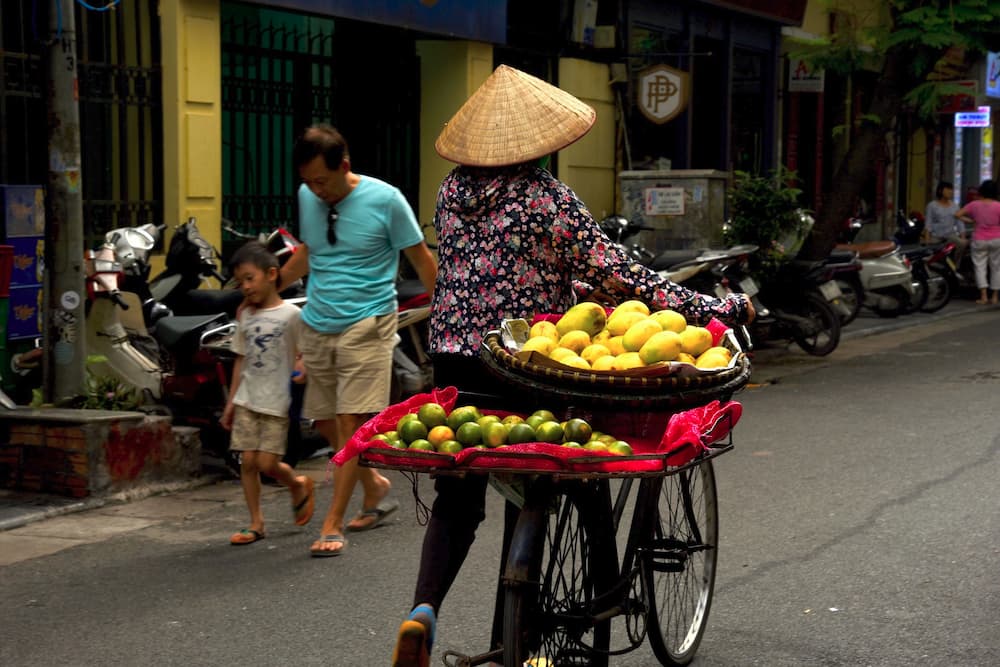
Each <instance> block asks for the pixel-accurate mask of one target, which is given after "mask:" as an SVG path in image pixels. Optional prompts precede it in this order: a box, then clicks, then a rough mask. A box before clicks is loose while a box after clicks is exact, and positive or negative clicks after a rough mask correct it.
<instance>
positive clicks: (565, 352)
mask: <svg viewBox="0 0 1000 667" xmlns="http://www.w3.org/2000/svg"><path fill="white" fill-rule="evenodd" d="M573 356H576V352H574V351H573V350H570V349H567V348H565V347H556V348H555V349H554V350H552V351H551V352H549V359H552V360H553V361H562V360H563V359H564V358H565V357H573Z"/></svg>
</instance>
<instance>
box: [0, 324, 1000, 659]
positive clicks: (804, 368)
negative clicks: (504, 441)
mask: <svg viewBox="0 0 1000 667" xmlns="http://www.w3.org/2000/svg"><path fill="white" fill-rule="evenodd" d="M998 330H1000V311H998V310H993V309H991V310H986V311H983V312H981V313H975V314H967V315H964V316H962V317H956V318H951V319H947V320H939V321H934V320H928V322H927V323H926V324H923V325H921V326H917V327H912V328H909V329H906V330H902V331H897V332H890V333H886V334H882V335H878V336H869V337H864V338H855V339H850V340H846V341H845V342H844V343H843V344H842V345H841V347H840V348H839V349H838V350H837V351H836V352H834V354H833V355H831V356H830V357H826V358H823V359H814V358H809V357H805V355H801V354H794V353H793V354H791V355H787V357H783V358H782V359H784V360H782V359H779V358H778V355H777V353H776V352H774V351H765V352H762V353H761V355H762V358H763V357H767V356H768V355H771V356H770V358H769V359H768V360H767V363H766V364H761V369H760V370H761V372H760V373H757V374H755V378H754V380H755V383H756V384H755V386H753V387H751V388H748V389H747V390H746V391H744V392H743V393H742V394H740V395H739V397H738V398H739V400H741V401H742V402H743V404H744V408H745V409H744V415H743V419H742V421H741V422H740V424H739V426H738V428H737V429H736V448H735V450H734V451H732V452H731V453H728V454H726V455H725V456H723V457H721V458H719V459H718V460H717V476H718V485H719V496H720V498H719V500H720V515H721V528H720V534H721V545H720V559H719V568H720V569H719V574H718V580H717V586H716V592H715V598H714V602H713V606H712V610H711V616H710V619H709V627H708V632H707V634H706V636H705V639H704V641H703V643H702V645H701V648H700V650H699V653H698V658H697V660H696V662H695V664H696V665H703V666H708V665H713V666H714V665H725V666H742V665H767V666H769V667H772V666H774V667H777V666H784V665H893V666H895V665H913V664H919V665H942V666H943V665H949V666H954V665H960V666H961V665H996V664H1000V632H998V631H997V623H996V617H997V614H998V613H1000V577H998V572H1000V511H998V507H1000V485H998V484H997V482H996V480H997V477H998V472H1000V465H998V450H1000V439H998V430H1000V426H998V410H997V409H996V406H997V403H998V396H1000V356H998V355H997V354H996V352H995V350H996V349H997V347H996V340H997V333H998ZM317 475H318V476H319V477H320V478H322V472H321V471H319V472H317ZM393 479H394V480H395V484H396V489H397V493H396V497H397V498H399V499H400V500H401V501H402V506H403V508H402V509H401V511H400V512H398V513H397V515H396V516H395V517H394V518H393V520H392V521H391V522H390V525H388V526H386V527H383V528H379V529H377V530H374V531H370V532H367V533H361V534H356V535H352V536H351V543H350V546H349V550H348V552H347V553H346V554H345V555H344V556H342V557H338V558H333V559H314V558H309V556H308V555H307V549H308V545H309V543H310V542H311V540H312V539H313V537H314V535H315V533H316V531H317V530H318V528H319V524H318V521H319V518H318V517H317V519H314V523H313V524H312V525H311V526H310V527H308V528H306V529H300V528H297V527H295V526H294V525H293V524H292V522H291V516H290V511H289V508H288V499H287V495H285V494H283V493H280V492H277V491H272V492H271V493H269V495H268V500H267V504H266V507H265V512H266V515H267V516H268V518H269V526H268V529H269V536H268V538H267V539H266V540H265V541H263V542H261V543H259V544H256V545H252V546H249V547H238V548H236V547H231V546H229V545H228V543H227V538H228V536H229V534H230V533H231V532H233V531H234V530H235V529H237V528H239V527H241V526H242V524H243V522H244V521H245V509H244V508H243V507H242V504H241V498H240V496H239V489H238V487H237V486H236V485H235V484H233V483H228V484H223V485H218V486H215V487H210V488H206V489H200V490H196V491H191V492H186V493H183V494H174V495H172V496H168V497H160V498H150V499H147V500H145V501H142V502H138V503H131V504H127V505H119V506H113V507H106V508H103V509H98V510H94V511H90V512H84V513H79V514H73V515H68V516H64V517H59V518H56V519H51V520H48V521H44V522H39V523H37V524H32V525H29V526H25V527H23V528H19V529H16V530H12V531H7V532H5V533H0V553H2V552H6V553H7V555H8V558H6V559H4V558H2V557H0V562H8V563H10V564H8V565H5V566H0V609H2V617H0V618H2V621H0V628H2V639H0V664H3V665H9V666H15V667H20V666H27V665H139V664H142V665H149V664H152V665H217V664H232V663H238V664H242V665H279V664H292V663H296V664H303V665H321V664H322V665H335V666H340V665H343V666H353V665H385V664H388V661H389V654H390V652H391V649H392V644H393V641H394V633H395V629H396V627H397V626H398V623H399V621H400V620H401V618H402V616H403V614H404V613H405V611H406V610H407V609H408V607H409V605H410V602H411V600H410V597H411V594H412V586H413V581H414V576H415V572H416V566H417V559H418V553H419V548H420V540H421V538H422V529H421V528H420V526H419V525H418V523H417V514H416V512H415V511H414V503H413V501H412V496H411V494H410V488H411V487H410V483H409V482H408V481H407V480H406V479H404V478H403V477H402V476H400V475H396V474H394V475H393ZM329 491H330V487H329V486H328V485H323V486H322V491H321V493H322V496H324V497H325V498H328V497H329ZM420 491H421V495H422V496H423V497H424V498H425V499H426V500H427V501H428V502H429V501H430V499H431V497H432V493H431V490H430V486H429V484H428V483H427V482H426V480H424V481H423V482H422V483H421V484H420ZM490 501H491V504H490V513H491V516H490V518H489V519H488V520H487V523H486V524H484V525H483V527H482V528H481V529H480V538H479V539H478V540H477V543H476V544H475V545H474V547H473V551H472V554H471V555H470V558H469V561H468V565H467V567H466V568H465V570H464V571H463V572H462V574H461V575H460V577H459V579H458V581H457V582H456V585H455V589H454V591H453V594H452V595H451V596H450V597H449V599H448V601H447V602H446V605H445V608H444V609H443V615H442V618H441V622H440V626H439V638H438V647H440V648H446V649H454V650H458V651H469V652H471V651H476V650H479V649H482V648H484V647H485V643H486V640H487V639H488V627H489V621H490V616H491V613H492V593H493V581H494V577H495V568H496V562H497V556H496V554H497V552H498V549H499V538H500V528H499V526H500V519H499V512H500V509H501V505H500V501H499V499H498V497H496V496H495V495H494V496H491V499H490ZM88 538H90V539H88ZM60 540H62V541H63V542H62V543H61V542H60ZM69 544H72V545H75V546H72V548H62V547H64V546H66V545H69ZM60 545H61V546H60ZM32 549H35V550H36V552H35V554H37V555H33V554H32V552H31V550H32ZM13 550H20V551H19V552H18V553H17V554H15V553H14V551H13ZM43 554H47V555H43ZM436 660H437V659H436V658H435V664H440V663H439V662H436ZM612 664H613V665H616V666H617V665H622V666H630V667H645V666H648V665H653V664H656V661H655V659H654V658H653V655H652V653H651V651H650V650H649V649H648V648H647V647H646V646H645V645H644V646H642V647H640V649H639V650H637V651H636V652H634V653H631V654H629V655H627V656H622V657H620V658H615V659H614V660H613V662H612Z"/></svg>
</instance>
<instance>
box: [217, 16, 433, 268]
mask: <svg viewBox="0 0 1000 667" xmlns="http://www.w3.org/2000/svg"><path fill="white" fill-rule="evenodd" d="M419 71H420V70H419V63H418V61H417V57H416V47H415V41H414V37H413V35H412V34H411V33H407V32H405V31H402V30H396V29H393V28H387V27H385V26H377V25H373V24H366V23H361V22H357V21H349V20H344V19H336V20H335V19H331V18H325V17H315V16H306V15H301V14H293V13H290V12H281V11H276V10H271V9H266V8H261V7H256V6H251V5H246V4H242V3H236V2H224V3H223V5H222V110H223V115H222V141H223V146H222V154H223V167H222V192H223V200H222V210H223V217H225V218H227V219H228V220H230V221H232V222H233V223H234V224H235V226H236V228H237V229H238V230H239V231H241V232H243V233H250V234H258V233H260V232H267V231H270V230H272V229H274V228H275V227H277V226H284V227H286V228H288V229H290V230H292V231H293V233H297V232H298V229H297V227H298V224H297V215H296V209H295V188H296V184H297V182H298V178H297V175H296V174H295V173H294V169H293V168H292V162H291V151H292V143H293V142H294V140H295V137H296V135H297V134H298V133H299V132H300V131H301V130H302V129H303V128H304V127H306V126H307V125H309V124H310V123H313V122H327V123H331V124H333V125H334V126H336V127H337V128H338V129H339V130H341V132H343V134H344V135H345V137H346V138H347V141H348V143H349V145H350V149H351V162H352V166H353V168H354V170H355V171H357V172H359V173H363V174H367V175H371V176H375V177H377V178H381V179H383V180H386V181H388V182H390V183H392V184H393V185H395V186H397V187H398V188H399V189H400V190H402V191H403V194H404V195H406V197H407V198H408V199H409V201H410V204H411V205H412V206H413V207H414V208H415V209H416V206H417V189H418V180H419V114H420V99H419V85H420V74H419ZM362 92H363V93H364V94H362ZM226 236H228V235H226ZM238 243H239V240H238V239H233V238H224V245H225V246H226V249H225V250H224V251H223V254H224V255H227V256H228V251H229V250H231V249H232V246H234V245H237V244H238Z"/></svg>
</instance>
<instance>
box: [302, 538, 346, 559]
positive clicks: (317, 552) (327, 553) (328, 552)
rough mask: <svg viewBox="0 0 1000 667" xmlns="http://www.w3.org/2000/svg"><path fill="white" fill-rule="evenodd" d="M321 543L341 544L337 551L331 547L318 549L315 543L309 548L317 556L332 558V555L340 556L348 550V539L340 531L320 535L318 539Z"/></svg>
mask: <svg viewBox="0 0 1000 667" xmlns="http://www.w3.org/2000/svg"><path fill="white" fill-rule="evenodd" d="M317 542H319V543H320V544H339V545H340V548H339V549H337V550H336V551H331V550H329V549H317V548H316V546H315V545H313V546H312V548H310V549H309V553H311V554H312V555H313V556H316V557H317V558H330V557H332V556H339V555H340V554H342V553H344V551H346V550H347V540H345V539H344V536H343V535H341V534H340V533H330V534H329V535H322V536H320V538H319V540H317Z"/></svg>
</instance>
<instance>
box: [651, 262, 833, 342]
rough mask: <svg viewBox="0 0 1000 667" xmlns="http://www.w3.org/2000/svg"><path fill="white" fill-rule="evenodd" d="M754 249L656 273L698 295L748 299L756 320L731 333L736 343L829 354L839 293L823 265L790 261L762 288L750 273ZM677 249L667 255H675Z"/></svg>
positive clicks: (686, 263) (821, 263) (687, 263)
mask: <svg viewBox="0 0 1000 667" xmlns="http://www.w3.org/2000/svg"><path fill="white" fill-rule="evenodd" d="M756 251H757V247H756V246H753V245H742V246H736V247H733V248H727V249H723V250H711V251H707V252H701V253H699V254H698V255H697V256H696V257H694V258H688V259H686V260H684V261H681V262H680V263H678V264H675V265H673V266H672V267H670V269H669V270H666V271H662V272H660V275H663V276H664V277H666V278H669V279H670V280H672V281H674V282H677V283H680V284H683V285H685V286H686V287H689V288H690V289H694V290H696V291H699V292H702V293H704V294H714V295H715V296H717V297H719V298H724V297H725V296H726V295H728V294H730V293H732V292H742V293H744V294H747V295H748V296H750V298H751V300H752V301H753V304H754V310H755V311H756V313H757V316H756V317H755V318H754V321H753V322H752V323H751V324H750V325H749V327H746V328H744V330H743V331H737V337H738V338H740V339H741V340H740V342H741V344H745V345H750V344H757V345H759V344H761V343H762V342H765V341H770V340H775V339H781V340H792V341H794V342H795V343H796V344H797V345H798V346H799V347H800V348H802V349H803V350H804V351H805V352H807V353H808V354H812V355H816V356H824V355H827V354H830V353H831V352H833V350H835V349H836V348H837V345H839V343H840V328H841V327H840V318H841V315H842V313H843V311H844V310H845V307H844V306H843V304H840V303H839V301H838V299H839V297H840V290H839V288H838V286H837V283H836V281H834V280H833V279H832V275H833V274H832V273H830V271H829V269H827V268H826V266H825V263H824V262H802V261H796V260H793V261H790V262H787V263H786V264H785V265H784V266H783V268H781V269H780V270H779V272H778V273H777V274H776V275H775V276H774V277H773V279H772V280H769V281H768V282H767V284H765V285H758V284H757V282H756V280H754V278H753V277H752V276H751V275H750V259H751V256H752V255H753V253H755V252H756ZM680 252H683V251H678V252H676V253H675V254H673V255H672V256H673V257H680V256H681V255H680Z"/></svg>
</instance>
